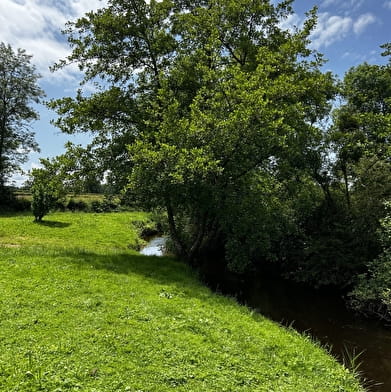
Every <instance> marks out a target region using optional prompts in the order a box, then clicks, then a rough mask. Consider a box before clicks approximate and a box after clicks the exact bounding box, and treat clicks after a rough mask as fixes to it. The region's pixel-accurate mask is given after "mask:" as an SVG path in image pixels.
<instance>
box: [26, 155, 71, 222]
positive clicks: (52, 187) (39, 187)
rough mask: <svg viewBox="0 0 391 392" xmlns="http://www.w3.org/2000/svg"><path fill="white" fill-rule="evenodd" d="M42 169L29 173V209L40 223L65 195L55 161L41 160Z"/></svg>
mask: <svg viewBox="0 0 391 392" xmlns="http://www.w3.org/2000/svg"><path fill="white" fill-rule="evenodd" d="M41 164H42V165H44V167H43V168H40V169H33V170H32V171H31V181H32V185H31V194H32V201H31V208H32V211H33V215H34V217H35V220H36V221H39V222H40V221H41V220H42V218H43V217H44V216H45V215H47V214H48V212H49V211H50V210H51V209H52V208H53V207H55V205H56V203H57V202H58V201H59V200H60V199H63V198H64V197H65V195H66V191H65V188H64V183H63V178H62V176H61V172H60V168H59V165H58V164H57V162H56V161H55V160H53V161H49V160H44V159H41Z"/></svg>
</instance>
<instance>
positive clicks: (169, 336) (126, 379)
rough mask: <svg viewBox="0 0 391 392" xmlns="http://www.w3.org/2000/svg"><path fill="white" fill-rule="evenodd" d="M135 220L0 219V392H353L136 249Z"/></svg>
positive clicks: (277, 333)
mask: <svg viewBox="0 0 391 392" xmlns="http://www.w3.org/2000/svg"><path fill="white" fill-rule="evenodd" d="M146 219H147V215H146V214H143V213H130V212H126V213H125V212H122V213H111V214H105V213H101V214H91V213H56V214H50V215H49V216H47V217H45V220H44V222H42V224H38V223H34V222H33V219H32V217H31V216H26V215H15V216H9V215H8V216H2V217H1V216H0V391H7V392H17V391H18V392H30V391H33V392H35V391H48V392H49V391H51V392H65V391H80V392H106V391H121V392H166V391H167V392H168V391H181V392H185V391H190V392H192V391H194V392H204V391H205V392H208V391H210V392H212V391H213V392H223V391H226V392H228V391H230V392H237V391H248V392H253V391H265V392H266V391H267V392H315V391H316V392H326V391H327V392H337V391H340V392H358V391H361V389H360V387H359V385H358V383H357V381H356V379H355V378H354V377H353V376H352V374H351V373H350V372H349V371H348V370H347V369H345V368H344V367H343V366H341V365H339V364H338V363H337V362H336V361H335V360H334V359H333V358H332V357H331V356H329V355H328V354H327V353H326V352H325V351H324V350H323V349H322V348H320V347H318V346H316V345H315V344H314V343H312V342H311V341H310V339H309V338H307V337H302V336H300V335H298V334H297V333H296V332H294V331H291V330H286V329H283V328H281V327H279V326H277V325H276V324H274V323H272V322H271V321H269V320H267V319H265V318H263V317H262V316H260V315H258V314H255V313H253V312H251V311H250V310H249V309H247V308H245V307H243V306H239V305H237V303H236V302H235V301H234V300H233V299H229V298H224V297H222V296H218V295H215V294H213V293H212V292H211V291H210V290H208V289H207V288H205V287H203V286H202V285H201V284H200V283H199V282H198V281H197V279H196V278H195V276H194V273H193V272H192V271H191V270H189V268H188V267H186V266H185V265H184V264H183V263H180V262H178V261H175V260H173V259H171V258H167V257H165V258H158V257H147V256H141V255H139V254H138V253H137V252H136V251H135V250H133V249H134V248H136V247H137V246H138V245H139V241H140V240H139V239H138V236H137V231H136V230H135V226H137V227H140V222H142V221H145V220H146ZM132 222H133V223H134V224H132Z"/></svg>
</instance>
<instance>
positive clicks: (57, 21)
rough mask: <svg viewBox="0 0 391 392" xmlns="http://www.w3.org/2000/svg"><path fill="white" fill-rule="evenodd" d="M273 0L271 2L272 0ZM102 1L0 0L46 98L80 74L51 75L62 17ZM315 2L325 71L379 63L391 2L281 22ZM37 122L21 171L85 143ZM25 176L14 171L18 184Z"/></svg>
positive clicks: (7, 31) (345, 2)
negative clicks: (35, 147) (68, 145)
mask: <svg viewBox="0 0 391 392" xmlns="http://www.w3.org/2000/svg"><path fill="white" fill-rule="evenodd" d="M274 2H275V1H274ZM105 3H106V0H56V1H54V0H0V41H3V42H6V43H9V44H11V45H12V46H13V47H14V48H17V47H18V48H23V49H26V51H27V53H29V54H32V55H33V59H32V62H33V63H34V64H35V65H36V67H37V69H38V71H39V72H40V74H41V75H42V78H41V80H40V84H41V87H42V88H43V89H44V90H45V92H46V95H47V99H51V98H59V97H62V96H69V95H73V94H74V92H75V91H76V89H77V88H78V83H79V81H80V79H81V75H80V74H79V73H78V70H77V67H76V66H75V67H68V68H67V69H65V70H62V71H60V72H56V73H54V74H53V73H51V72H50V71H49V66H50V65H52V64H53V63H54V62H56V61H57V60H59V59H61V58H64V57H65V56H66V55H67V54H68V53H69V48H68V46H67V43H66V40H65V39H64V37H62V36H61V34H60V30H61V29H62V28H63V27H64V25H65V23H66V21H68V20H74V19H75V18H77V17H79V16H81V15H83V14H84V13H85V12H88V11H89V10H91V9H96V8H99V7H102V6H103V5H104V4H105ZM315 5H316V6H318V17H319V20H318V25H317V27H316V29H315V31H314V32H313V34H312V37H311V39H312V44H311V45H312V47H313V48H315V49H317V50H319V51H320V52H321V53H323V54H324V55H325V57H326V59H328V62H327V64H326V65H325V67H324V68H325V70H330V71H332V72H333V73H335V74H337V75H339V76H340V77H343V75H344V73H345V72H346V71H347V70H348V69H349V68H350V67H352V66H355V65H358V64H360V63H363V62H364V61H366V62H369V63H373V64H381V63H385V62H386V59H384V58H383V57H381V56H380V53H381V51H382V50H381V49H380V48H379V46H380V45H381V44H383V43H386V42H389V41H391V27H390V22H391V0H318V1H315V0H296V1H295V2H294V4H293V6H294V10H295V14H294V15H292V16H291V17H290V18H289V19H288V20H287V21H285V22H284V24H285V26H286V27H290V26H293V25H297V26H300V24H301V23H302V22H303V20H304V17H305V16H304V13H305V12H306V11H308V10H309V9H311V8H312V7H313V6H315ZM38 111H39V112H40V117H41V118H40V120H39V121H37V122H35V123H34V124H33V129H34V131H35V132H36V140H37V142H38V143H39V145H40V147H41V152H40V153H31V154H30V159H29V161H28V163H27V164H26V165H24V167H23V169H24V170H26V171H28V170H29V169H31V168H33V167H36V166H37V165H38V162H39V158H40V157H51V156H56V155H59V154H61V153H62V152H63V151H64V147H63V146H64V143H65V142H66V141H67V140H71V141H73V142H75V143H85V142H86V141H87V138H86V136H83V135H80V136H69V135H63V134H61V133H60V132H59V131H58V130H57V129H56V128H54V127H53V126H52V125H50V120H51V119H52V118H53V117H54V114H53V113H52V112H50V111H49V110H48V109H46V108H45V107H44V106H42V105H41V106H39V107H38ZM24 178H25V177H24V176H23V175H20V174H15V176H14V181H15V182H16V183H17V184H20V183H21V182H22V181H23V179H24Z"/></svg>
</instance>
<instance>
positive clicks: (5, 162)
mask: <svg viewBox="0 0 391 392" xmlns="http://www.w3.org/2000/svg"><path fill="white" fill-rule="evenodd" d="M31 57H32V56H29V55H27V54H26V52H25V51H24V50H23V49H17V50H16V51H15V50H14V49H13V48H12V47H11V46H10V45H7V44H5V43H3V42H0V193H2V192H3V190H4V185H5V182H6V180H7V179H8V178H9V176H10V175H12V174H13V173H14V172H15V170H17V169H19V167H20V164H22V163H24V162H25V161H26V159H27V155H28V153H29V152H30V151H38V145H37V143H36V142H35V140H34V132H32V130H31V129H30V124H31V122H32V121H34V120H36V119H38V113H37V111H36V110H35V109H34V107H33V104H34V103H38V102H40V99H41V98H42V97H43V95H44V93H43V91H42V89H41V88H40V87H39V86H38V83H37V82H38V79H39V75H38V74H37V72H36V69H35V67H34V65H32V64H31V63H30V60H31Z"/></svg>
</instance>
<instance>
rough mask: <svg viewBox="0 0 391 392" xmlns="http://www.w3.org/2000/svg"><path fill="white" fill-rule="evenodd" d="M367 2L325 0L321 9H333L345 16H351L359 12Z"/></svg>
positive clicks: (363, 0)
mask: <svg viewBox="0 0 391 392" xmlns="http://www.w3.org/2000/svg"><path fill="white" fill-rule="evenodd" d="M364 2H365V0H345V1H340V0H323V1H322V3H321V4H320V6H321V8H331V7H332V8H333V10H334V11H337V12H341V11H343V12H344V13H345V14H351V13H352V12H355V11H358V10H359V9H360V8H361V7H362V6H363V4H364Z"/></svg>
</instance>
